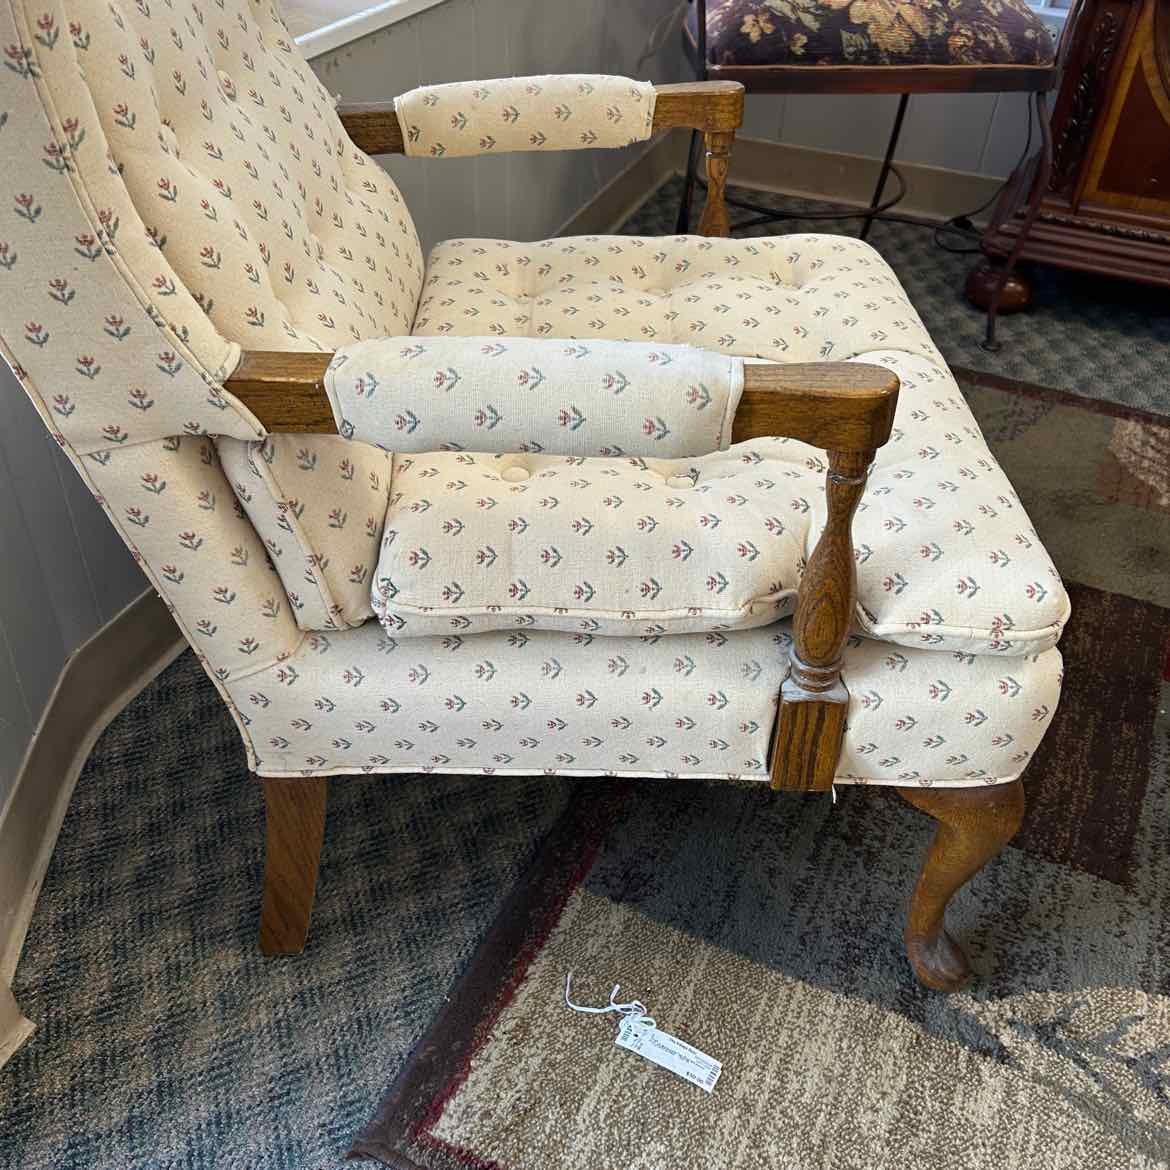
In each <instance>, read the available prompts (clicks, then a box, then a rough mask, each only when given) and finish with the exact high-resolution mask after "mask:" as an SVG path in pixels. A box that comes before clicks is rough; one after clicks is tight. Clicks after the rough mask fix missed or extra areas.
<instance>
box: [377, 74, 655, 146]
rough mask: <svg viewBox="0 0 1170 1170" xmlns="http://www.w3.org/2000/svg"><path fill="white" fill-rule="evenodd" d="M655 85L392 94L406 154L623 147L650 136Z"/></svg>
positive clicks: (465, 87)
mask: <svg viewBox="0 0 1170 1170" xmlns="http://www.w3.org/2000/svg"><path fill="white" fill-rule="evenodd" d="M654 101H655V95H654V86H653V85H651V84H650V83H649V82H648V81H631V80H630V79H629V78H628V77H610V76H606V75H603V74H587V73H565V74H555V75H552V76H548V77H503V78H499V79H497V80H492V81H455V82H451V83H450V84H447V85H424V86H420V87H419V88H418V89H412V90H411V91H410V92H409V93H405V94H402V96H401V97H397V98H395V99H394V109H395V111H396V113H397V115H398V121H399V122H400V124H401V126H402V137H403V146H404V150H405V152H406V154H408V155H413V156H422V157H433V158H454V157H456V156H459V155H472V154H488V153H492V154H500V153H504V152H507V151H517V150H582V149H585V148H588V147H613V146H628V145H629V144H630V143H632V142H642V141H644V140H645V139H647V138H649V137H650V134H651V131H652V129H653V125H654Z"/></svg>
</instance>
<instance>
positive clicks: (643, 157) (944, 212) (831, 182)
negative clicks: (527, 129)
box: [557, 130, 1003, 236]
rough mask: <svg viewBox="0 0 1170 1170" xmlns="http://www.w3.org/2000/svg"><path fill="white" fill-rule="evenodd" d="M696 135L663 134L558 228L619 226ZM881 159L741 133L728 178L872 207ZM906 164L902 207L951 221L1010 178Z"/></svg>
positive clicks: (842, 227)
mask: <svg viewBox="0 0 1170 1170" xmlns="http://www.w3.org/2000/svg"><path fill="white" fill-rule="evenodd" d="M689 138H690V131H688V130H672V131H670V132H669V133H667V134H664V135H662V136H661V137H660V138H658V139H657V140H656V141H655V142H654V144H653V145H652V146H651V147H650V148H649V149H648V150H646V151H645V152H644V153H642V154H640V155H639V156H638V157H637V158H636V159H635V160H634V161H633V162H632V163H630V165H629V166H628V167H626V169H625V170H624V171H622V172H621V174H619V175H617V176H616V177H615V178H614V179H612V180H611V181H610V182H609V183H607V184H606V185H605V186H604V187H603V188H602V189H601V190H600V191H599V192H598V193H597V194H596V195H594V196H593V198H592V199H590V200H589V202H588V203H586V204H585V206H584V207H582V208H581V210H580V211H578V212H577V213H576V214H575V215H572V216H570V217H569V219H567V220H566V221H565V223H564V224H562V225H561V229H560V231H559V232H557V235H560V236H584V235H601V234H605V233H607V232H612V231H615V230H616V229H617V228H619V227H620V226H621V225H622V223H624V222H625V220H626V219H627V218H628V217H629V216H630V214H631V213H632V212H633V211H635V210H636V209H637V208H638V206H639V205H640V204H641V203H642V202H643V201H644V200H645V199H646V198H647V197H648V196H649V195H651V194H652V193H653V192H654V191H656V190H657V189H658V188H659V187H660V186H661V185H662V184H663V183H664V182H665V181H666V180H667V179H669V178H670V177H671V176H672V175H678V174H682V173H683V170H684V168H685V167H686V151H687V141H688V139H689ZM880 165H881V164H880V162H879V161H878V160H877V159H873V158H868V157H867V156H865V155H861V154H838V153H837V152H835V151H831V150H815V149H813V148H812V147H807V146H792V145H790V144H788V143H785V142H772V141H769V140H766V139H762V138H737V139H736V140H735V146H734V148H733V149H732V152H731V169H730V173H729V175H728V179H729V181H730V182H731V183H735V184H738V185H739V186H741V187H752V188H755V189H756V190H760V191H771V192H776V193H778V194H782V195H796V196H798V197H802V198H805V199H824V200H828V201H830V202H832V203H841V204H845V205H846V206H849V207H867V206H868V205H869V199H870V195H871V194H872V193H873V187H874V184H875V183H876V182H877V176H878V168H879V167H880ZM898 169H899V170H900V171H901V172H902V174H903V176H904V177H905V179H906V186H907V192H906V198H905V199H904V200H903V201H902V202H901V203H900V204H899V205H898V207H897V209H896V211H895V214H898V215H906V216H910V217H911V218H914V219H921V220H925V221H927V222H932V223H943V222H944V221H946V220H948V219H950V218H951V217H952V216H954V215H959V214H961V213H963V212H966V211H969V210H970V209H971V208H973V207H978V206H979V205H980V204H982V203H984V202H986V201H988V200H990V199H993V198H994V196H995V195H996V193H997V192H998V190H999V188H1000V186H1001V185H1002V183H1003V180H1002V179H997V178H994V177H993V176H991V175H976V174H971V173H969V172H967V171H948V170H944V169H942V168H941V167H929V166H924V165H923V164H921V163H907V162H899V163H898ZM891 184H892V180H891ZM888 190H889V188H887V191H888ZM976 218H978V217H976ZM826 230H828V231H836V232H842V233H845V234H848V233H849V232H850V230H851V226H850V224H849V223H848V221H846V222H843V223H841V224H829V225H827V228H826Z"/></svg>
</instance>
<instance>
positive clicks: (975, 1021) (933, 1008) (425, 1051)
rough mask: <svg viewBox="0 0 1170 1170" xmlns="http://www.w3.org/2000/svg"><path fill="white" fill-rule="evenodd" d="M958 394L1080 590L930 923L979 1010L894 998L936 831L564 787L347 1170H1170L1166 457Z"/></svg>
mask: <svg viewBox="0 0 1170 1170" xmlns="http://www.w3.org/2000/svg"><path fill="white" fill-rule="evenodd" d="M965 388H966V390H967V393H968V394H969V395H971V397H972V399H973V401H974V403H975V404H976V406H977V408H978V409H979V413H980V419H981V422H982V424H983V425H984V427H985V428H986V429H987V431H988V433H989V435H990V436H991V437H992V440H993V442H994V444H995V446H996V449H997V451H998V452H999V453H1000V455H1001V457H1003V458H1005V459H1006V460H1008V461H1012V462H1014V464H1015V465H1016V469H1017V471H1018V472H1019V473H1020V474H1017V482H1019V483H1021V494H1022V495H1025V497H1026V499H1025V502H1026V503H1027V505H1028V507H1029V510H1030V511H1031V512H1032V514H1033V516H1034V517H1035V518H1036V519H1037V523H1038V525H1040V526H1041V530H1042V533H1043V534H1044V535H1045V537H1046V539H1048V532H1049V531H1051V532H1053V534H1054V537H1055V539H1054V542H1053V543H1054V544H1055V546H1056V547H1055V551H1056V553H1057V554H1058V563H1059V564H1061V566H1062V567H1066V566H1074V571H1075V572H1076V573H1077V574H1078V575H1080V576H1081V577H1082V578H1086V577H1087V578H1088V579H1089V581H1088V584H1081V585H1073V586H1070V592H1071V593H1072V598H1073V618H1072V621H1071V622H1070V624H1069V627H1068V629H1067V630H1066V632H1065V636H1064V638H1063V640H1062V643H1061V645H1062V650H1063V652H1064V655H1065V666H1066V676H1065V691H1064V695H1063V698H1062V701H1061V706H1060V708H1059V710H1058V712H1057V715H1056V720H1055V721H1054V724H1053V727H1052V730H1051V733H1050V734H1049V736H1048V737H1047V738H1046V739H1045V741H1044V743H1043V744H1042V745H1041V749H1040V751H1039V752H1037V754H1036V757H1035V759H1034V760H1033V761H1032V763H1031V765H1030V767H1029V771H1028V777H1027V782H1026V793H1027V798H1028V801H1029V813H1028V817H1027V819H1026V820H1025V824H1024V828H1023V829H1022V831H1021V832H1020V834H1019V835H1018V836H1017V837H1016V838H1015V840H1014V841H1013V842H1012V844H1011V845H1010V846H1009V847H1008V849H1007V850H1006V851H1005V852H1004V853H1003V854H1002V855H1001V856H1000V857H999V858H998V859H997V860H995V861H994V862H992V863H991V864H990V865H989V866H987V867H986V869H984V870H983V871H982V872H981V873H980V874H979V875H977V877H976V878H975V880H974V881H973V882H972V883H971V884H970V885H969V886H968V887H967V888H966V889H965V890H963V891H962V892H961V893H960V894H959V895H958V897H957V898H956V899H955V902H954V904H953V906H952V910H951V915H950V922H951V926H952V929H953V930H954V932H955V933H956V934H957V935H958V936H959V937H960V938H961V939H962V940H963V943H964V945H965V946H966V947H967V950H968V953H969V954H970V955H971V958H972V961H973V963H974V965H975V967H976V969H977V973H978V974H977V979H976V981H975V983H974V984H973V986H972V988H971V989H970V990H969V991H968V992H965V993H963V994H959V995H954V996H942V995H936V994H934V993H932V992H928V991H925V990H923V989H922V988H921V987H920V986H919V985H918V984H917V983H915V981H914V980H913V977H912V976H911V974H910V971H909V967H908V965H907V963H906V960H905V957H904V954H903V951H902V946H901V930H902V922H903V914H904V910H905V905H906V901H907V898H908V895H909V892H910V890H911V888H912V886H913V882H914V879H915V874H916V871H917V868H918V865H919V863H920V861H921V858H922V854H923V852H924V850H925V848H926V844H927V842H928V840H929V836H930V833H931V825H930V822H929V821H928V820H927V819H926V818H925V817H923V816H922V815H921V814H919V813H917V812H916V811H915V810H913V809H911V808H909V807H908V806H907V805H905V804H904V803H903V802H902V801H901V800H899V799H898V798H897V797H896V796H893V795H891V794H889V793H888V792H885V793H883V792H880V791H875V790H864V789H850V790H846V791H843V792H842V793H841V794H840V798H839V801H838V803H837V804H836V805H833V804H832V803H831V802H830V801H829V800H828V798H827V797H816V796H813V797H799V796H795V795H793V794H788V793H780V794H770V793H768V792H767V791H764V790H761V789H760V788H758V787H748V786H742V787H735V786H731V785H727V784H722V785H715V784H710V785H704V784H697V783H683V782H678V783H673V784H672V783H669V782H666V781H642V782H637V783H634V782H629V783H617V782H614V781H606V780H597V781H581V782H580V783H579V785H578V787H577V789H576V795H575V797H574V799H573V801H572V803H571V805H570V807H569V809H568V810H567V811H566V813H565V814H564V815H563V816H562V818H561V820H560V821H559V822H558V824H557V826H556V828H555V829H554V830H553V831H552V833H551V835H550V836H549V838H548V839H547V840H546V841H545V842H544V844H543V845H542V847H541V849H540V851H539V853H538V855H537V857H536V860H535V861H534V863H533V867H532V869H531V871H530V872H529V873H528V874H527V875H526V876H525V877H524V878H523V879H522V880H521V881H520V882H519V883H518V885H517V887H516V888H515V889H514V891H513V893H512V895H511V896H510V899H509V901H508V903H507V904H506V905H505V906H504V908H503V910H502V912H501V913H500V915H499V917H498V919H497V920H496V922H495V925H494V926H493V928H492V929H491V931H490V932H489V934H488V935H487V937H486V938H485V939H484V940H483V942H482V943H481V944H480V946H479V948H478V949H477V951H476V952H475V954H474V956H473V957H472V958H471V961H470V964H469V966H468V968H467V970H466V972H465V973H464V975H463V976H462V977H461V979H460V980H459V982H458V983H457V984H456V985H455V987H454V988H453V989H452V992H451V994H450V997H449V999H448V1001H447V1003H446V1006H445V1008H444V1010H443V1011H442V1012H441V1013H440V1014H439V1016H438V1017H437V1018H436V1019H435V1020H434V1021H433V1022H432V1025H431V1027H430V1029H429V1031H428V1032H427V1034H426V1035H425V1036H424V1038H423V1040H422V1041H421V1043H420V1045H419V1046H418V1048H417V1049H416V1051H415V1053H414V1055H413V1056H412V1058H411V1060H410V1061H409V1062H408V1064H407V1066H406V1067H405V1068H404V1069H403V1071H402V1072H401V1073H400V1075H399V1076H398V1078H397V1079H396V1081H395V1082H394V1084H393V1085H392V1086H391V1088H390V1090H389V1092H388V1094H387V1096H386V1098H385V1100H384V1101H383V1104H382V1107H381V1109H380V1111H379V1114H378V1116H377V1117H376V1118H375V1119H374V1120H373V1121H372V1122H371V1123H370V1124H369V1126H368V1127H367V1128H366V1130H365V1131H364V1132H363V1133H362V1134H361V1135H360V1137H359V1138H358V1140H357V1141H356V1142H355V1144H354V1148H353V1155H352V1156H366V1157H373V1158H377V1159H380V1160H381V1161H383V1162H384V1163H386V1164H388V1165H390V1166H394V1167H397V1168H398V1170H457V1168H458V1167H472V1168H473V1170H683V1168H686V1170H692V1168H693V1170H700V1168H702V1170H706V1168H718V1170H1152V1168H1154V1167H1170V713H1168V712H1170V608H1167V605H1168V604H1170V594H1168V593H1167V588H1166V577H1165V573H1164V565H1163V566H1162V567H1161V568H1159V561H1158V555H1160V554H1158V552H1157V550H1158V549H1161V548H1164V547H1167V545H1166V533H1167V532H1170V530H1168V529H1167V528H1166V525H1167V523H1168V522H1170V508H1168V507H1167V505H1166V504H1165V502H1164V499H1165V490H1164V489H1165V483H1164V480H1165V475H1164V467H1163V466H1162V460H1161V459H1160V458H1159V456H1158V451H1160V450H1162V449H1163V447H1162V444H1164V442H1165V438H1166V435H1167V434H1168V433H1170V431H1167V428H1166V427H1165V425H1164V424H1161V423H1157V422H1154V421H1151V420H1149V419H1144V418H1142V417H1140V416H1138V415H1136V414H1133V413H1132V412H1123V411H1119V410H1116V411H1115V410H1114V409H1113V408H1109V409H1107V410H1106V409H1101V408H1099V407H1095V408H1094V409H1092V410H1086V409H1085V408H1084V406H1083V405H1081V403H1079V402H1078V401H1076V400H1073V399H1071V398H1070V396H1067V395H1065V396H1059V395H1058V396H1053V395H1051V394H1050V393H1049V392H1044V391H1039V390H1031V389H1027V388H1022V389H1018V390H1016V391H1015V392H1014V393H1011V392H1007V391H1006V388H1005V387H1003V386H996V385H994V384H993V383H991V382H990V380H987V379H983V378H980V379H979V380H978V382H976V381H975V380H974V379H973V378H972V379H969V380H968V384H967V385H966V387H965ZM1054 431H1056V432H1058V433H1059V436H1060V441H1061V443H1062V444H1063V447H1064V449H1063V456H1064V458H1063V460H1062V461H1060V462H1059V463H1057V462H1053V461H1051V460H1048V459H1047V453H1048V447H1049V444H1050V443H1051V441H1052V440H1051V436H1052V434H1053V433H1054ZM1074 455H1075V457H1074ZM1070 466H1074V467H1075V468H1076V473H1075V477H1072V478H1070V476H1072V473H1071V472H1070V471H1069V470H1068V468H1069V467H1070ZM1029 470H1030V471H1031V475H1030V476H1029V475H1027V474H1026V473H1027V472H1028V471H1029ZM1062 534H1063V535H1064V536H1067V539H1063V542H1062ZM1151 550H1153V551H1151ZM1066 572H1067V568H1066ZM1069 575H1070V576H1072V573H1070V574H1069ZM1074 579H1075V578H1074ZM570 971H571V972H572V973H573V998H574V1000H575V1001H577V1002H578V1003H588V1004H602V1003H605V1002H606V1000H607V999H608V997H609V993H610V988H611V987H612V985H613V984H614V983H615V982H620V983H621V993H620V995H619V999H623V1000H625V999H631V998H637V999H639V1000H641V1001H642V1002H643V1003H644V1004H645V1005H646V1007H647V1009H648V1010H649V1012H650V1013H651V1014H652V1015H653V1016H654V1017H655V1018H656V1019H657V1021H658V1024H659V1026H660V1027H661V1028H662V1029H663V1030H665V1031H667V1032H669V1033H671V1034H673V1035H675V1036H677V1037H679V1038H680V1039H682V1040H685V1041H687V1042H688V1043H690V1044H693V1045H695V1046H696V1047H698V1048H700V1049H702V1050H703V1051H704V1052H707V1053H709V1054H710V1055H711V1056H713V1057H715V1058H717V1059H718V1060H721V1061H722V1062H723V1072H722V1075H721V1077H720V1079H719V1082H718V1084H717V1085H716V1087H715V1090H714V1092H713V1093H711V1094H707V1093H705V1092H703V1091H702V1090H701V1089H699V1088H697V1087H695V1086H693V1085H691V1084H689V1083H687V1082H686V1081H683V1080H681V1079H679V1078H677V1077H675V1076H673V1075H671V1074H670V1073H669V1072H666V1071H664V1070H662V1069H660V1068H658V1067H656V1066H654V1065H652V1064H650V1063H648V1062H647V1061H645V1060H644V1059H642V1058H641V1057H639V1056H638V1055H636V1054H634V1053H631V1052H628V1051H625V1050H623V1049H620V1048H618V1047H616V1046H615V1044H614V1037H615V1035H616V1032H617V1027H616V1021H615V1019H614V1017H612V1016H586V1015H578V1014H576V1013H574V1012H572V1011H570V1010H569V1009H568V1008H567V1007H566V1006H565V1003H564V985H565V976H566V974H567V973H568V972H570Z"/></svg>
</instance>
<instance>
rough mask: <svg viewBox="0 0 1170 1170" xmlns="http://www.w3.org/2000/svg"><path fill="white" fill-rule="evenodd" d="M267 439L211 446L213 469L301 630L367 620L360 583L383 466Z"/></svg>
mask: <svg viewBox="0 0 1170 1170" xmlns="http://www.w3.org/2000/svg"><path fill="white" fill-rule="evenodd" d="M309 439H310V436H307V435H269V437H268V438H267V439H265V440H264V441H263V442H262V443H244V442H240V441H239V440H238V439H220V440H219V442H218V444H217V446H218V449H219V457H220V462H221V463H222V465H223V469H224V472H225V474H226V475H227V476H228V478H229V479H230V481H231V485H232V490H233V491H234V492H235V493H236V497H237V498H238V499H239V501H240V503H241V505H242V506H243V508H244V511H245V512H246V513H247V514H248V518H249V519H250V520H251V521H252V523H253V525H254V526H255V528H256V531H257V532H258V533H259V535H260V537H261V538H262V539H263V541H264V547H265V548H266V549H267V550H268V555H269V556H270V557H271V558H272V562H273V564H274V565H275V566H276V571H277V573H279V574H280V579H281V581H282V582H283V584H284V588H285V592H286V593H287V594H288V602H289V605H290V606H291V607H292V611H293V616H294V617H295V618H296V621H297V625H298V626H300V627H301V629H303V630H337V629H343V628H345V627H346V626H357V625H361V623H362V622H364V621H365V620H366V619H367V618H370V617H372V616H373V610H372V609H371V608H370V575H371V570H372V567H373V564H374V561H375V559H376V557H377V555H378V546H379V543H380V541H381V539H382V524H383V521H384V520H385V516H386V503H387V497H388V495H389V492H390V469H391V464H390V456H389V455H387V454H386V453H385V452H382V451H377V450H373V449H371V448H370V447H369V446H367V445H366V444H364V443H353V444H350V443H344V442H342V443H338V442H333V443H328V444H324V443H313V442H310V441H309Z"/></svg>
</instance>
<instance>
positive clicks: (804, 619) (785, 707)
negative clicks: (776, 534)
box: [772, 450, 874, 791]
mask: <svg viewBox="0 0 1170 1170" xmlns="http://www.w3.org/2000/svg"><path fill="white" fill-rule="evenodd" d="M873 456H874V452H873V451H872V450H868V451H830V452H829V470H828V471H827V472H826V474H825V495H826V496H827V498H828V515H827V517H826V520H825V530H824V531H823V532H822V533H821V538H820V540H818V541H817V544H816V547H815V548H814V549H813V551H812V555H811V556H810V557H809V559H808V565H807V567H806V568H805V571H804V577H803V579H802V580H801V583H800V592H799V594H798V596H797V602H796V615H795V617H794V618H793V621H792V633H793V639H794V645H793V649H792V655H791V659H790V663H789V672H788V677H787V678H786V679H785V680H784V684H783V686H782V687H781V688H780V716H779V718H778V719H777V720H776V742H775V745H774V750H773V752H772V787H773V788H795V789H801V790H804V791H823V790H824V789H826V788H829V787H831V786H832V783H833V775H834V773H835V771H836V767H837V757H838V756H839V755H840V752H841V740H842V738H843V736H844V734H845V716H846V714H847V713H848V710H849V693H848V691H846V689H845V684H844V683H843V682H842V681H841V651H842V650H843V649H844V647H845V639H846V638H848V636H849V627H850V625H851V623H852V620H853V606H854V601H855V598H856V592H857V585H856V570H855V567H854V563H853V535H852V523H853V513H854V511H855V510H856V508H857V503H858V501H859V500H860V499H861V494H862V492H863V491H864V490H865V480H866V476H867V474H868V471H869V465H870V463H872V462H873Z"/></svg>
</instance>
